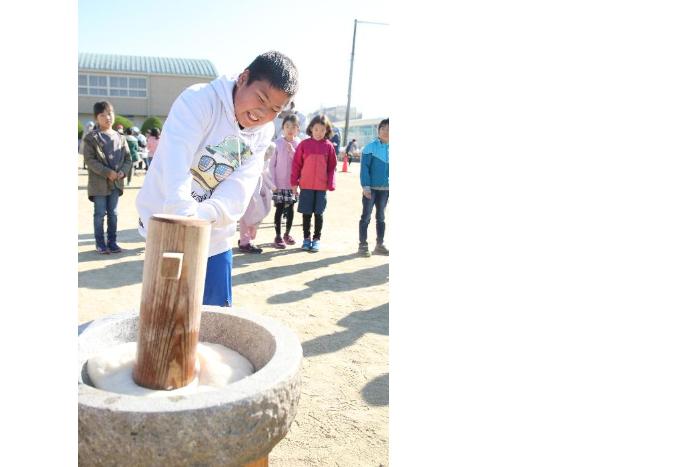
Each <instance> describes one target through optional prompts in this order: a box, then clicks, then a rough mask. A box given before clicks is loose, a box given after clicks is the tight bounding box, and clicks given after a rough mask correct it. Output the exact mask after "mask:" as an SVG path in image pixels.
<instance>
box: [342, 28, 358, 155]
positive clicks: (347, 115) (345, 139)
mask: <svg viewBox="0 0 700 467" xmlns="http://www.w3.org/2000/svg"><path fill="white" fill-rule="evenodd" d="M356 34H357V20H355V26H353V28H352V52H351V53H350V79H349V81H348V105H347V107H345V130H344V131H343V146H347V144H348V125H349V124H350V96H352V67H353V65H354V63H355V35H356Z"/></svg>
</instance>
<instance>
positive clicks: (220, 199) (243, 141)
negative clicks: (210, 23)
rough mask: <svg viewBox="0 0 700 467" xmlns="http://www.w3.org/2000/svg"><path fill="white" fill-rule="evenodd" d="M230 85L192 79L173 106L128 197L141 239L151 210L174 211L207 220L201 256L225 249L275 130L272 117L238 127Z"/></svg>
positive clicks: (229, 80)
mask: <svg viewBox="0 0 700 467" xmlns="http://www.w3.org/2000/svg"><path fill="white" fill-rule="evenodd" d="M235 82H236V80H235V79H234V78H231V77H228V76H221V77H219V78H217V79H216V80H214V81H212V82H211V83H208V84H195V85H193V86H190V87H189V88H187V89H186V90H185V91H183V92H182V94H180V96H179V97H178V98H177V99H176V100H175V102H174V103H173V106H172V108H171V109H170V113H169V114H168V118H167V119H166V121H165V124H164V125H163V132H162V133H161V137H160V143H159V144H158V149H157V150H156V153H155V156H154V158H153V162H152V163H151V165H150V166H149V167H148V172H147V175H146V178H145V179H144V182H143V187H142V188H141V190H140V191H139V194H138V196H137V197H136V209H137V211H138V213H139V218H140V219H139V221H140V222H139V233H140V234H141V235H142V236H143V237H146V231H147V228H148V220H149V219H150V218H151V216H152V215H153V214H179V215H183V216H196V217H199V218H201V219H210V220H212V221H214V222H213V224H212V232H211V242H210V244H209V256H214V255H217V254H219V253H223V252H224V251H226V250H229V249H231V248H232V247H233V238H234V236H235V234H236V221H238V219H239V218H240V217H241V216H242V215H243V213H244V212H245V210H246V208H247V207H248V203H249V202H250V198H251V196H252V195H253V192H254V191H255V188H256V185H257V184H258V179H259V178H260V174H261V172H262V170H263V164H264V155H265V150H266V149H267V147H268V145H269V144H270V141H271V140H272V135H273V134H274V129H275V128H274V125H273V123H272V122H268V123H266V124H265V125H261V126H257V127H253V128H246V129H244V130H241V129H240V128H239V127H238V121H237V120H236V117H235V114H234V112H233V98H232V95H233V85H234V84H235Z"/></svg>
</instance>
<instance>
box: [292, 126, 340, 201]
mask: <svg viewBox="0 0 700 467" xmlns="http://www.w3.org/2000/svg"><path fill="white" fill-rule="evenodd" d="M337 163H338V160H337V159H336V157H335V148H334V147H333V145H332V144H331V142H330V141H328V140H327V139H323V140H321V141H316V140H315V139H313V138H307V139H305V140H304V141H302V142H301V143H299V146H297V150H296V152H295V153H294V160H293V161H292V175H291V177H290V179H289V182H290V183H291V185H292V186H296V185H299V187H300V188H301V189H302V190H320V191H326V190H329V191H333V190H335V166H336V164H337Z"/></svg>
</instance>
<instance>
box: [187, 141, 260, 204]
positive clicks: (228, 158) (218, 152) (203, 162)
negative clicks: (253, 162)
mask: <svg viewBox="0 0 700 467" xmlns="http://www.w3.org/2000/svg"><path fill="white" fill-rule="evenodd" d="M205 149H206V150H207V152H208V153H209V154H202V155H200V156H199V160H198V161H197V164H196V165H195V166H194V167H192V168H191V169H190V172H191V173H192V176H193V178H194V181H195V182H196V183H197V185H199V188H201V190H193V192H192V196H193V197H194V198H195V199H197V200H198V201H202V200H203V199H207V198H209V197H210V196H211V193H212V192H213V191H214V189H215V188H216V187H217V186H218V185H219V183H221V182H223V181H224V180H226V178H227V177H229V176H230V175H231V174H232V173H233V172H234V171H235V170H236V169H238V167H240V166H241V165H242V164H244V163H245V162H246V161H247V160H248V159H249V158H250V157H252V156H253V152H252V151H251V150H250V147H248V145H247V144H245V143H244V142H243V141H241V139H240V138H238V137H236V136H227V137H226V138H224V140H223V141H221V142H220V143H219V144H215V145H213V146H212V145H207V146H206V147H205ZM193 188H194V187H193Z"/></svg>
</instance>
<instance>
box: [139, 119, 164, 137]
mask: <svg viewBox="0 0 700 467" xmlns="http://www.w3.org/2000/svg"><path fill="white" fill-rule="evenodd" d="M154 127H157V128H158V129H159V130H163V122H161V121H160V118H158V117H148V118H147V119H146V120H144V121H143V125H141V134H143V135H147V134H148V130H150V129H151V128H154Z"/></svg>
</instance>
